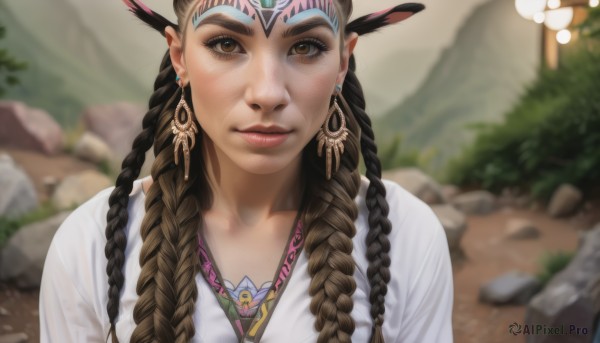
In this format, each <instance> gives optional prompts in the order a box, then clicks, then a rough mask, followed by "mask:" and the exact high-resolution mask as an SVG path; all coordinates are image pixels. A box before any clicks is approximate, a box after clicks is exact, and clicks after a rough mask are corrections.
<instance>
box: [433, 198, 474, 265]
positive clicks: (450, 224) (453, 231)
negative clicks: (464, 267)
mask: <svg viewBox="0 0 600 343" xmlns="http://www.w3.org/2000/svg"><path fill="white" fill-rule="evenodd" d="M431 209H432V210H433V212H434V213H435V215H436V216H437V217H438V219H439V220H440V222H441V223H442V226H443V227H444V231H446V238H447V239H448V248H450V255H451V256H457V254H461V253H462V252H461V248H460V241H461V239H462V237H463V235H464V233H465V230H466V229H467V219H466V217H465V215H464V214H462V213H461V212H459V211H457V210H456V209H455V208H454V207H453V206H451V205H433V206H431Z"/></svg>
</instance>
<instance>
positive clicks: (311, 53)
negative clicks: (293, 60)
mask: <svg viewBox="0 0 600 343" xmlns="http://www.w3.org/2000/svg"><path fill="white" fill-rule="evenodd" d="M328 50H329V49H328V48H327V45H325V44H324V43H322V42H321V41H318V40H316V39H307V40H303V41H300V42H297V43H296V44H294V46H293V47H292V49H291V50H290V55H298V56H301V57H318V56H320V55H321V54H322V53H323V52H325V51H328Z"/></svg>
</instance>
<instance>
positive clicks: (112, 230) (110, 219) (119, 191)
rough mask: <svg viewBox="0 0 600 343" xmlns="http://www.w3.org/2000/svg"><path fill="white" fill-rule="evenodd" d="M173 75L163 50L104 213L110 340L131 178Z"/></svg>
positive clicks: (121, 279)
mask: <svg viewBox="0 0 600 343" xmlns="http://www.w3.org/2000/svg"><path fill="white" fill-rule="evenodd" d="M174 78H175V72H174V70H173V66H172V64H171V59H170V57H169V54H168V53H166V54H165V56H164V58H163V61H162V63H161V66H160V72H159V74H158V76H157V77H156V81H155V83H154V93H153V94H152V96H151V97H150V101H149V106H148V107H149V108H150V109H149V110H148V112H147V113H146V115H145V116H144V119H143V122H142V127H143V130H142V132H141V133H140V134H139V135H138V136H137V137H136V138H135V140H134V141H133V147H132V150H131V152H130V153H129V154H128V155H127V156H126V157H125V159H124V160H123V163H122V167H121V172H120V173H119V176H118V177H117V180H116V187H115V189H114V190H113V191H112V193H111V195H110V198H109V200H108V203H109V207H110V208H109V211H108V213H107V216H106V221H107V225H106V232H105V234H106V239H107V242H106V247H105V250H104V252H105V255H106V258H107V259H108V261H107V265H106V274H107V275H108V284H109V288H108V304H107V306H106V309H107V313H108V318H109V321H110V331H109V334H111V335H112V341H113V342H118V340H117V337H116V332H115V321H116V318H117V316H118V314H119V296H120V292H121V288H122V287H123V283H124V276H123V272H122V268H123V263H124V262H125V254H124V252H125V246H126V245H127V237H126V236H125V232H124V229H125V227H126V226H127V221H128V219H129V216H128V213H127V206H128V204H129V193H131V190H132V187H133V181H134V180H135V179H136V178H137V177H138V176H139V175H140V170H141V168H142V165H143V164H144V161H145V157H146V151H148V150H149V149H150V147H151V146H152V144H153V142H154V131H155V126H156V121H157V118H158V116H159V114H160V113H161V112H162V110H163V108H164V104H165V100H166V99H167V98H168V94H169V93H172V92H173V91H174V89H176V86H174V83H173V82H172V80H173V79H174Z"/></svg>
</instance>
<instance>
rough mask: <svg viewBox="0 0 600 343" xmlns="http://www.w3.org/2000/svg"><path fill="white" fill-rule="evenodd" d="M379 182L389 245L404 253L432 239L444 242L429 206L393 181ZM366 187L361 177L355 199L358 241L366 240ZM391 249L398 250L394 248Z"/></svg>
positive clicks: (365, 179)
mask: <svg viewBox="0 0 600 343" xmlns="http://www.w3.org/2000/svg"><path fill="white" fill-rule="evenodd" d="M382 182H383V185H384V186H385V199H386V201H387V204H388V219H389V220H390V223H391V224H392V230H391V232H390V234H389V235H388V238H389V239H390V241H392V242H393V243H395V244H399V245H400V246H401V247H403V248H404V249H423V248H425V246H427V245H428V244H429V242H431V240H432V239H438V240H439V239H442V238H443V239H444V240H445V239H446V238H445V237H446V236H445V232H444V230H443V228H442V225H441V224H440V222H439V220H438V218H437V216H436V215H435V213H434V212H433V210H432V209H431V208H430V207H429V205H427V204H425V203H424V202H423V201H422V200H421V199H419V198H417V197H416V196H414V195H413V194H412V193H410V192H409V191H407V190H406V189H404V188H403V187H402V186H400V185H399V184H397V183H395V182H393V181H389V180H382ZM368 187H369V180H368V179H367V178H366V177H364V176H363V177H362V180H361V186H360V190H359V194H358V196H357V197H356V203H357V205H358V210H359V214H358V218H357V221H356V228H357V237H360V238H365V237H366V233H367V231H368V228H369V218H368V217H369V210H368V207H367V204H366V195H367V189H368ZM362 240H364V239H362ZM393 247H394V248H396V249H398V248H397V245H393Z"/></svg>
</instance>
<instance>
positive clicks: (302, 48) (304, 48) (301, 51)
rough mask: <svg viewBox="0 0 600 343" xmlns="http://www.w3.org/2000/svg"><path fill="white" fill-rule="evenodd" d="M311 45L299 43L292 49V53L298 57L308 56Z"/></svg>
mask: <svg viewBox="0 0 600 343" xmlns="http://www.w3.org/2000/svg"><path fill="white" fill-rule="evenodd" d="M310 48H311V45H310V44H308V43H300V44H298V45H296V46H295V47H294V53H296V54H298V55H308V54H309V53H310V52H311V49H310Z"/></svg>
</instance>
